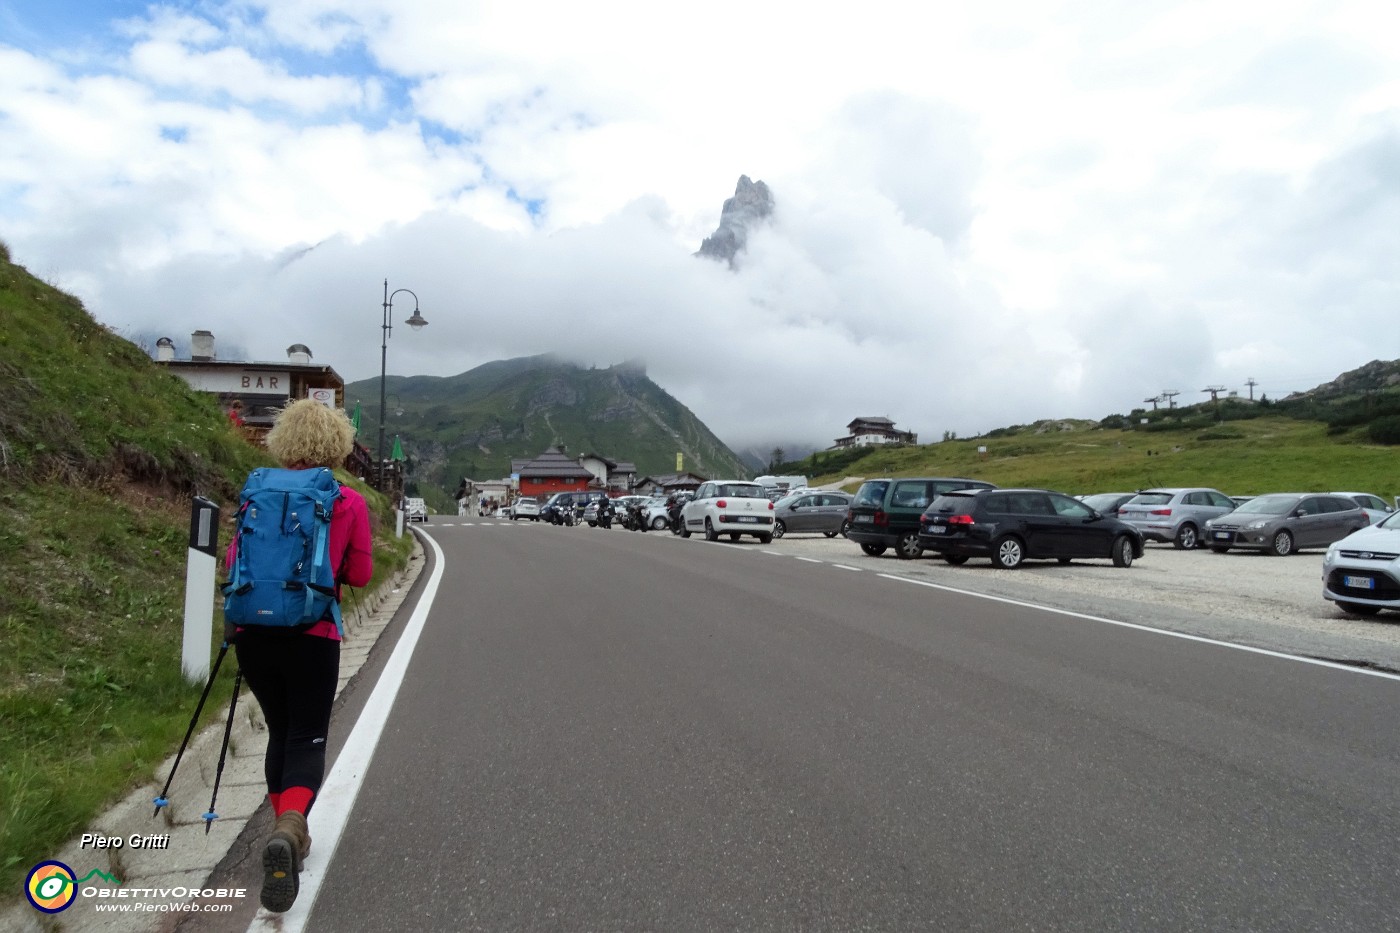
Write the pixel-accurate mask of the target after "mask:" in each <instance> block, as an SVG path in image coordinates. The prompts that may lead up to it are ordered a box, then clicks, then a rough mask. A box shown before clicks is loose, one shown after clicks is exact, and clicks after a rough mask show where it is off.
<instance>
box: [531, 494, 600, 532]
mask: <svg viewBox="0 0 1400 933" xmlns="http://www.w3.org/2000/svg"><path fill="white" fill-rule="evenodd" d="M604 498H607V493H604V492H556V493H555V494H554V495H552V496H550V497H549V501H548V502H546V503H545V504H544V508H542V509H540V518H541V519H542V520H544V521H547V522H549V523H550V524H551V525H562V524H564V522H565V517H564V516H565V513H566V512H573V513H575V514H576V513H577V512H578V510H579V506H580V505H582V506H585V507H586V506H587V505H588V503H590V502H597V501H598V500H599V499H604Z"/></svg>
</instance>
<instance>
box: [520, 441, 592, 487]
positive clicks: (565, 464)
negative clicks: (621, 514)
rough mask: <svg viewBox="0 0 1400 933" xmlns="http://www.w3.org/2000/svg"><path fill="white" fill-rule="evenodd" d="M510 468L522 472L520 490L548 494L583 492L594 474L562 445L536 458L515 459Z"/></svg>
mask: <svg viewBox="0 0 1400 933" xmlns="http://www.w3.org/2000/svg"><path fill="white" fill-rule="evenodd" d="M510 471H511V472H512V473H515V474H518V475H519V476H520V494H521V495H522V496H538V497H541V498H548V497H549V496H552V495H554V494H555V493H556V492H583V491H584V490H586V489H588V488H589V484H590V483H594V486H593V488H599V489H600V488H602V487H601V486H599V485H597V484H596V483H595V482H594V479H593V474H592V473H590V472H589V471H588V470H587V469H586V468H584V467H583V466H582V465H581V464H580V463H579V462H578V461H577V460H570V459H569V456H568V454H566V453H564V448H562V447H551V448H550V449H549V450H546V451H545V452H544V453H542V454H540V455H539V456H538V457H536V458H535V459H533V460H524V461H521V460H512V461H511V464H510Z"/></svg>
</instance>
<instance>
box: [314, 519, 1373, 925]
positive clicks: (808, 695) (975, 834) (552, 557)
mask: <svg viewBox="0 0 1400 933" xmlns="http://www.w3.org/2000/svg"><path fill="white" fill-rule="evenodd" d="M429 532H430V533H431V534H432V535H433V537H434V538H435V539H436V540H437V541H438V542H439V544H440V545H441V547H442V550H443V554H444V560H445V564H446V568H447V571H448V572H447V573H446V575H445V577H444V583H443V586H442V588H441V590H440V591H439V592H438V594H437V597H436V602H435V604H434V607H433V610H432V613H431V615H430V616H429V620H428V623H427V625H426V627H425V628H424V630H423V635H422V640H421V641H420V643H419V645H418V648H417V651H416V653H415V654H414V656H413V660H412V663H411V665H410V667H409V669H408V673H407V676H406V677H405V678H404V682H403V686H402V689H401V692H400V694H399V698H398V703H397V705H396V706H395V708H394V711H393V713H392V715H391V716H390V718H389V720H388V724H387V727H386V729H385V732H384V735H383V737H382V739H381V741H380V744H379V747H378V751H377V753H376V755H375V758H374V761H373V763H372V764H371V766H370V768H369V770H368V774H367V777H366V783H365V786H364V788H363V790H362V791H361V793H360V796H359V799H358V801H357V804H356V808H355V811H354V813H353V814H352V817H351V819H350V821H349V824H348V825H347V827H346V830H345V834H344V836H343V838H342V839H341V844H340V847H339V849H338V851H337V853H336V856H335V859H334V861H333V863H332V864H331V866H330V869H329V871H328V872H327V879H326V881H325V883H324V885H323V887H322V889H321V892H320V898H319V900H318V901H317V902H316V909H315V912H314V914H313V916H312V918H311V922H310V924H309V925H308V929H312V930H327V931H340V930H352V929H353V930H359V929H384V930H395V929H433V930H492V931H497V930H569V931H572V930H797V929H804V930H805V929H823V930H825V929H832V930H849V929H870V930H927V929H950V930H952V929H956V930H997V931H1005V930H1023V929H1024V930H1032V929H1034V930H1088V929H1094V930H1098V929H1114V930H1119V929H1133V930H1171V931H1180V930H1222V929H1236V930H1251V929H1256V930H1293V929H1296V930H1367V931H1373V930H1384V929H1400V889H1397V886H1396V883H1395V882H1396V878H1397V869H1400V856H1397V854H1396V853H1397V847H1396V845H1395V839H1396V838H1397V836H1400V806H1397V804H1398V803H1400V792H1398V791H1397V790H1396V788H1397V786H1400V741H1398V740H1397V733H1396V730H1395V728H1394V722H1395V720H1396V717H1397V712H1400V682H1397V681H1396V680H1394V679H1389V678H1385V677H1377V676H1370V675H1366V674H1363V673H1356V672H1349V671H1343V670H1337V669H1334V668H1330V667H1325V666H1318V665H1311V664H1304V663H1301V662H1299V661H1294V660H1290V659H1287V658H1282V657H1275V656H1271V655H1265V654H1259V653H1249V652H1244V651H1237V650H1230V649H1227V648H1222V647H1219V646H1215V645H1210V644H1205V643H1201V642H1198V641H1191V640H1186V639H1180V638H1174V637H1169V636H1166V635H1161V634H1155V633H1151V632H1144V631H1140V630H1136V629H1131V628H1122V627H1116V626H1111V625H1106V624H1104V623H1102V622H1095V621H1090V620H1086V619H1082V618H1077V617H1073V616H1069V615H1065V614H1053V613H1046V612H1042V611H1039V610H1036V609H1034V608H1029V607H1025V606H1019V605H1012V604H1008V603H1006V602H994V601H988V600H983V599H978V598H976V597H973V596H968V595H963V594H957V593H950V592H946V591H941V590H935V589H929V588H925V587H920V586H918V585H917V584H915V583H910V582H907V581H899V580H891V579H886V578H884V577H881V576H879V575H877V574H876V573H873V572H869V571H863V572H862V571H854V570H846V569H842V568H841V567H839V566H836V565H834V564H831V563H812V562H806V561H800V560H796V559H794V558H793V557H791V556H774V555H773V554H770V553H768V552H769V551H776V550H777V549H776V548H763V547H762V546H759V545H757V544H752V543H745V544H739V545H732V544H727V543H726V544H713V545H712V544H704V543H702V542H699V541H696V540H691V541H681V540H679V539H674V538H670V537H669V536H657V535H652V534H648V535H639V534H633V533H624V532H618V531H611V532H609V531H602V530H592V529H586V528H577V529H566V528H553V527H547V526H537V525H508V524H499V525H498V524H484V525H483V524H480V523H474V524H472V525H470V526H464V525H460V524H458V525H454V526H453V527H433V528H430V529H429ZM313 831H314V820H313Z"/></svg>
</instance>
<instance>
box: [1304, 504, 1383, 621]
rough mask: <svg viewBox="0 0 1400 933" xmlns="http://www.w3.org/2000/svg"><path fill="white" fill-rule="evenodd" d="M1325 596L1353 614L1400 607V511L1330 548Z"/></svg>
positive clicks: (1325, 559)
mask: <svg viewBox="0 0 1400 933" xmlns="http://www.w3.org/2000/svg"><path fill="white" fill-rule="evenodd" d="M1322 597H1323V599H1330V600H1332V602H1334V603H1336V604H1337V608H1338V609H1341V610H1343V611H1344V612H1350V613H1352V614H1353V615H1359V616H1373V615H1375V614H1376V613H1378V612H1380V611H1381V610H1382V609H1396V610H1400V512H1392V513H1391V514H1390V515H1389V516H1388V517H1387V518H1385V519H1382V520H1381V521H1380V522H1379V523H1377V524H1375V525H1367V526H1366V527H1365V528H1362V529H1361V530H1360V531H1353V532H1352V533H1351V534H1349V535H1347V536H1346V537H1345V538H1343V539H1342V540H1340V541H1337V542H1335V543H1334V544H1333V545H1332V546H1331V547H1329V548H1328V549H1327V554H1326V556H1325V557H1323V558H1322Z"/></svg>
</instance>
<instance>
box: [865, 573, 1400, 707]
mask: <svg viewBox="0 0 1400 933" xmlns="http://www.w3.org/2000/svg"><path fill="white" fill-rule="evenodd" d="M879 576H882V577H884V578H885V579H886V580H896V581H898V582H900V583H912V584H914V585H915V586H926V587H928V588H929V589H932V590H943V591H945V592H948V593H957V594H959V595H960V596H972V597H975V598H977V599H988V600H991V601H992V602H997V603H1006V604H1008V605H1011V606H1024V607H1025V608H1027V609H1039V610H1040V611H1041V612H1052V613H1054V614H1056V615H1062V616H1069V617H1071V618H1074V619H1084V620H1085V621H1087V622H1102V623H1104V624H1105V625H1117V626H1119V627H1120V628H1130V629H1136V630H1137V631H1139V632H1150V633H1151V634H1153V635H1166V636H1167V637H1169V638H1180V639H1184V640H1185V641H1194V642H1199V643H1201V644H1203V645H1214V646H1216V647H1217V648H1233V649H1234V650H1236V651H1248V652H1249V653H1250V654H1262V655H1264V656H1265V657H1270V658H1279V659H1281V660H1284V661H1298V662H1300V663H1302V664H1313V665H1316V666H1318V667H1330V668H1332V669H1333V670H1338V671H1347V672H1349V673H1352V674H1366V675H1367V676H1370V677H1382V678H1384V679H1386V680H1396V681H1400V674H1391V673H1389V672H1387V671H1373V670H1368V669H1367V668H1364V667H1353V666H1352V665H1350V664H1338V663H1337V662H1335V661H1323V660H1321V659H1320V658H1305V657H1303V656H1302V655H1300V654H1287V653H1285V652H1282V651H1270V650H1269V649H1267V648H1255V647H1253V646H1251V645H1241V644H1236V643H1235V642H1232V641H1221V640H1219V639H1217V638H1206V637H1205V636H1203V635H1189V634H1187V633H1186V632H1173V631H1171V630H1170V629H1164V628H1153V627H1152V626H1150V625H1140V624H1138V623H1137V622H1123V621H1122V620H1120V619H1106V618H1104V617H1103V616H1091V615H1088V614H1087V613H1083V612H1075V611H1073V610H1071V609H1056V608H1055V607H1053V606H1042V605H1040V604H1038V603H1028V602H1024V601H1022V600H1019V599H1008V598H1007V597H1005V596H990V595H988V594H986V593H974V592H972V591H971V590H960V589H958V588H957V587H953V586H944V585H942V584H941V583H929V582H927V581H925V580H911V579H909V578H908V577H898V576H895V575H894V574H890V573H882V574H879Z"/></svg>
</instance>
